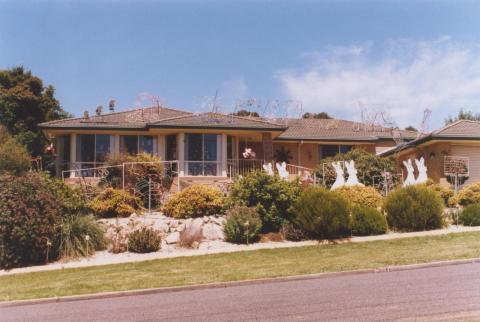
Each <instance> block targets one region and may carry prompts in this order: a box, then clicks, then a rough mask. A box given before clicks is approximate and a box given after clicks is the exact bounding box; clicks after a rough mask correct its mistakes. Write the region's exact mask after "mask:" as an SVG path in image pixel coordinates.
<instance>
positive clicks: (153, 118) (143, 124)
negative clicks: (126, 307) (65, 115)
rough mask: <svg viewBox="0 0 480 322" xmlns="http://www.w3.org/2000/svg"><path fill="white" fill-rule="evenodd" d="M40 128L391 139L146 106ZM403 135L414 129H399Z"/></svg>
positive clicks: (380, 131) (323, 122)
mask: <svg viewBox="0 0 480 322" xmlns="http://www.w3.org/2000/svg"><path fill="white" fill-rule="evenodd" d="M39 125H40V127H42V128H44V129H123V130H148V128H213V129H253V130H264V131H267V130H268V131H283V132H282V133H281V134H280V136H278V137H277V138H276V139H277V140H349V141H376V140H378V139H382V138H386V139H392V132H391V130H389V129H387V128H384V127H381V126H372V127H367V126H365V125H363V124H362V123H358V122H352V121H345V120H337V119H287V120H284V119H283V120H280V121H279V120H276V119H265V118H259V117H242V116H232V115H225V114H219V113H201V114H194V113H190V112H185V111H181V110H177V109H172V108H166V107H161V108H158V107H149V108H143V109H134V110H129V111H123V112H115V113H107V114H103V115H100V116H97V115H93V116H90V117H88V118H82V117H78V118H71V119H64V120H57V121H51V122H45V123H41V124H39ZM400 134H401V136H402V137H404V138H405V139H409V140H410V139H413V138H415V136H416V133H414V132H410V131H400Z"/></svg>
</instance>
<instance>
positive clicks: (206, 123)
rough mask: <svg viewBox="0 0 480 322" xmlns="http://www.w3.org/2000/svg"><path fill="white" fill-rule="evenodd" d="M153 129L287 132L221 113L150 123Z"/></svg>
mask: <svg viewBox="0 0 480 322" xmlns="http://www.w3.org/2000/svg"><path fill="white" fill-rule="evenodd" d="M150 126H151V127H175V128H232V129H259V130H261V129H269V130H279V131H282V130H285V128H286V126H285V125H283V124H279V123H277V122H273V121H270V120H266V119H262V118H258V117H241V116H233V115H225V114H219V113H202V114H189V115H183V116H178V117H173V118H170V119H164V120H159V121H156V122H152V123H150Z"/></svg>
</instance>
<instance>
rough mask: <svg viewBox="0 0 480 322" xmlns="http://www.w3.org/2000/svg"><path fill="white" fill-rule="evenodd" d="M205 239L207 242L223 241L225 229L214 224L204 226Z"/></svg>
mask: <svg viewBox="0 0 480 322" xmlns="http://www.w3.org/2000/svg"><path fill="white" fill-rule="evenodd" d="M202 234H203V238H205V239H206V240H223V239H224V235H223V229H222V227H220V226H218V225H216V224H214V223H208V224H205V225H204V226H203V230H202Z"/></svg>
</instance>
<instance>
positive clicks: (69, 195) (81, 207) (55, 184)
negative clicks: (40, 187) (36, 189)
mask: <svg viewBox="0 0 480 322" xmlns="http://www.w3.org/2000/svg"><path fill="white" fill-rule="evenodd" d="M41 175H42V176H43V180H45V182H46V183H47V184H48V186H49V187H50V189H51V190H52V192H53V193H54V194H55V195H56V198H57V200H58V201H59V203H60V204H61V206H62V212H63V213H64V214H74V213H86V212H88V211H89V208H88V205H87V203H86V201H85V198H84V197H83V196H82V193H81V192H80V190H79V188H78V187H72V186H69V185H67V184H66V183H65V182H63V181H62V180H60V179H58V178H55V177H51V176H50V175H49V174H48V173H42V174H41Z"/></svg>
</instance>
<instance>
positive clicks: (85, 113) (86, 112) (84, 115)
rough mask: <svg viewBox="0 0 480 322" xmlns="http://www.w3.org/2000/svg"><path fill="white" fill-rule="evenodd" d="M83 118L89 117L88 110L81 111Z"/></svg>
mask: <svg viewBox="0 0 480 322" xmlns="http://www.w3.org/2000/svg"><path fill="white" fill-rule="evenodd" d="M83 118H84V119H87V120H88V119H89V118H90V116H89V115H88V111H85V112H83Z"/></svg>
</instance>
